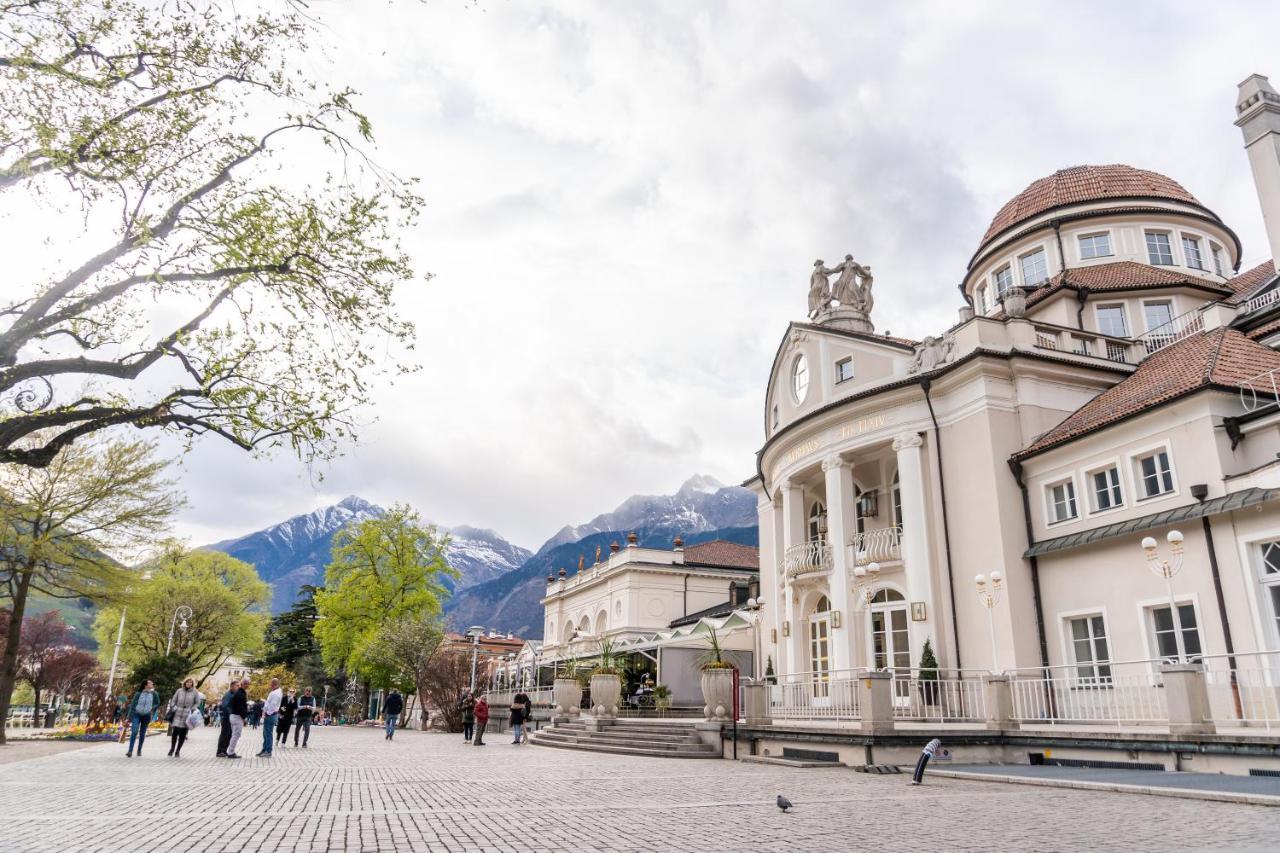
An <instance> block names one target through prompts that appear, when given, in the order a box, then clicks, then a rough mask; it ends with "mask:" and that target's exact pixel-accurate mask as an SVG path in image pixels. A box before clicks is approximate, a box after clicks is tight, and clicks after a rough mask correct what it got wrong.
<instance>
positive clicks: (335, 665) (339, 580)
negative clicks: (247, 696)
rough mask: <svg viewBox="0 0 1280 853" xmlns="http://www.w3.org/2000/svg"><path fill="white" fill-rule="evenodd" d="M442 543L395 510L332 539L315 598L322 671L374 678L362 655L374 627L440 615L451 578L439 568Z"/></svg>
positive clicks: (407, 512)
mask: <svg viewBox="0 0 1280 853" xmlns="http://www.w3.org/2000/svg"><path fill="white" fill-rule="evenodd" d="M447 544H448V537H446V536H441V535H439V534H438V533H437V532H436V529H435V528H434V527H432V526H431V525H426V526H424V525H423V524H422V521H421V518H420V517H419V516H418V514H417V513H416V512H414V511H413V510H411V509H409V508H408V507H407V506H403V505H397V506H395V507H393V508H392V509H391V510H390V511H389V512H388V513H387V514H386V515H384V516H382V517H379V518H370V519H366V520H364V521H361V522H359V523H357V524H353V525H348V526H347V527H344V528H343V529H342V530H340V531H338V532H337V533H336V534H334V537H333V562H331V563H330V564H329V565H328V567H327V568H326V569H325V585H324V589H321V590H317V591H316V594H315V601H316V609H317V612H318V615H319V619H317V621H316V628H315V634H316V639H318V640H319V641H320V649H321V651H322V653H323V655H324V662H325V665H326V666H327V667H328V668H329V671H330V672H333V671H336V670H337V669H339V668H340V667H346V668H347V669H348V670H350V671H352V672H358V673H361V674H362V675H365V676H366V677H368V676H370V675H371V674H376V672H370V670H371V669H375V668H376V666H375V664H374V663H373V661H372V660H370V659H369V658H368V657H367V656H366V651H368V650H369V648H370V646H371V644H372V643H373V642H374V640H375V639H376V635H377V631H378V628H379V626H381V625H382V624H383V623H384V622H386V621H388V620H391V621H394V620H396V619H400V618H402V617H406V616H432V615H436V614H439V613H440V610H441V602H442V601H443V599H444V598H445V596H446V595H448V590H447V589H446V588H445V586H444V585H443V583H442V581H443V579H444V578H446V577H454V578H456V577H457V576H458V573H457V572H456V571H455V570H454V569H452V568H450V566H449V564H448V563H447V562H445V548H446V546H447ZM382 675H383V677H385V675H386V674H385V673H382Z"/></svg>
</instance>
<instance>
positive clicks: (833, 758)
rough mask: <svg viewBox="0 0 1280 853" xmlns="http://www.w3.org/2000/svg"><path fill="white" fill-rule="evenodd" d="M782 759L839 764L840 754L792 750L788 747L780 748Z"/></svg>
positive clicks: (813, 750)
mask: <svg viewBox="0 0 1280 853" xmlns="http://www.w3.org/2000/svg"><path fill="white" fill-rule="evenodd" d="M782 757H783V758H794V759H795V760H797V761H830V762H832V763H836V764H838V763H839V762H840V753H838V752H822V751H820V750H816V749H792V748H791V747H789V746H784V747H783V748H782Z"/></svg>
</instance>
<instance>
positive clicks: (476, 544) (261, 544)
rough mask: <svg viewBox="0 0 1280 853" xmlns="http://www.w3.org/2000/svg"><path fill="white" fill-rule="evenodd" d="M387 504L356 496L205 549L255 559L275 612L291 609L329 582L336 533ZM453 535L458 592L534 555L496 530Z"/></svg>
mask: <svg viewBox="0 0 1280 853" xmlns="http://www.w3.org/2000/svg"><path fill="white" fill-rule="evenodd" d="M385 512H386V510H384V509H383V508H382V507H380V506H377V505H376V504H372V503H369V502H368V501H366V500H365V499H363V498H359V497H356V496H354V495H352V496H351V497H347V498H344V499H342V500H341V501H339V502H338V503H336V504H334V505H333V506H327V507H323V508H321V509H318V510H316V511H314V512H309V513H306V514H305V515H298V516H294V517H293V518H290V519H288V520H287V521H282V522H280V523H279V524H275V525H272V526H271V527H267V528H264V529H262V530H259V531H256V532H254V533H250V534H248V535H246V536H241V537H239V538H236V539H227V540H225V541H222V542H215V543H214V544H212V545H208V546H206V547H208V548H210V549H212V550H215V551H222V552H224V553H227V554H230V555H231V556H233V557H235V558H236V559H238V560H244V561H245V562H246V563H252V564H253V565H254V566H255V567H256V568H257V570H258V576H259V577H261V578H262V579H263V580H264V581H266V582H267V583H269V584H271V588H272V600H271V610H272V612H273V613H280V612H282V611H284V610H288V609H289V607H290V606H291V605H292V604H293V602H294V600H295V599H296V598H297V595H298V589H299V588H300V587H301V586H302V585H303V584H312V585H315V586H319V585H321V584H323V583H324V567H325V566H327V565H328V564H329V561H330V550H329V546H330V542H331V540H332V539H333V534H334V533H336V532H338V531H339V530H340V529H342V527H343V526H345V525H347V524H349V523H351V522H359V521H364V520H365V519H369V518H376V517H378V516H380V515H383V514H384V513H385ZM441 532H444V533H448V534H449V536H450V541H449V549H448V551H447V552H446V559H447V560H448V561H449V565H451V566H453V567H454V568H455V569H457V570H458V571H459V573H460V574H461V577H460V578H459V579H458V581H457V583H456V589H457V590H464V589H466V588H468V587H470V586H473V585H475V584H478V583H484V582H486V581H491V580H493V579H495V578H497V577H500V576H501V575H503V574H504V573H506V572H510V571H512V570H513V569H516V568H519V567H520V566H521V565H522V564H523V563H524V562H525V561H526V560H528V559H529V557H530V556H531V553H530V552H529V550H528V549H526V548H521V547H519V546H517V545H513V544H511V543H510V542H508V541H507V540H506V539H504V538H502V536H500V535H499V534H498V533H496V532H494V531H492V530H483V529H479V528H475V527H466V526H462V527H455V528H452V529H450V528H444V529H442V531H441Z"/></svg>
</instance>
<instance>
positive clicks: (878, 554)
mask: <svg viewBox="0 0 1280 853" xmlns="http://www.w3.org/2000/svg"><path fill="white" fill-rule="evenodd" d="M849 546H850V547H851V548H853V564H854V565H855V566H865V565H867V564H869V563H889V562H893V561H894V560H901V559H902V528H901V527H900V526H898V525H896V524H895V525H893V526H892V527H882V528H880V529H879V530H867V531H865V532H863V533H854V534H853V535H852V536H850V537H849Z"/></svg>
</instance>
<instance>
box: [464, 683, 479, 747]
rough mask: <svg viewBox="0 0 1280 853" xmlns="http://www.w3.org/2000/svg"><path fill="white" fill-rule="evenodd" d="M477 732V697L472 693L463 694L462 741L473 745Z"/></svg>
mask: <svg viewBox="0 0 1280 853" xmlns="http://www.w3.org/2000/svg"><path fill="white" fill-rule="evenodd" d="M475 732H476V697H474V696H472V695H471V694H470V693H464V694H462V740H463V742H465V743H471V738H472V736H473V735H474V734H475Z"/></svg>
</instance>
